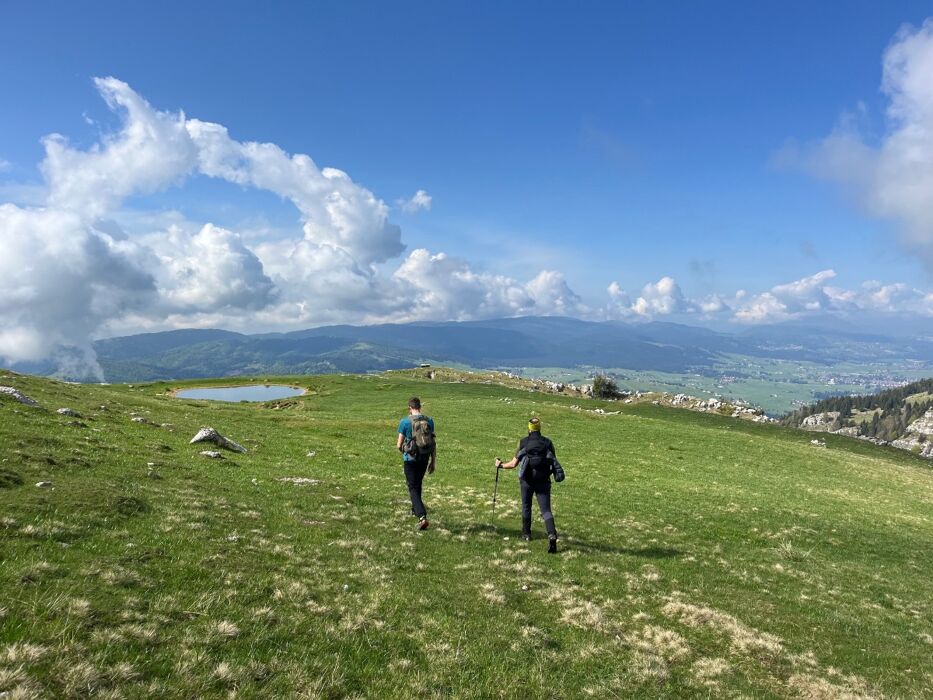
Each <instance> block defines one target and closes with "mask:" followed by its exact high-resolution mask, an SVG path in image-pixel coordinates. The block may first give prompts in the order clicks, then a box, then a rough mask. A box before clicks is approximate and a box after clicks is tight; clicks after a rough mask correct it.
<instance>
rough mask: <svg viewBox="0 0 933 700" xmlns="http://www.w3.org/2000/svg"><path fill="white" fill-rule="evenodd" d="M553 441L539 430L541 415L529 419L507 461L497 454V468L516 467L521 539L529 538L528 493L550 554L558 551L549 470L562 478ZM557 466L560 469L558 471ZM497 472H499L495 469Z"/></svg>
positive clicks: (559, 479)
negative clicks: (535, 502)
mask: <svg viewBox="0 0 933 700" xmlns="http://www.w3.org/2000/svg"><path fill="white" fill-rule="evenodd" d="M556 454H557V452H556V450H555V449H554V443H553V442H551V441H550V440H549V439H548V438H546V437H544V436H543V435H542V434H541V419H540V418H532V419H531V420H530V421H528V437H525V438H522V440H521V442H519V443H518V451H517V452H516V453H515V456H514V457H513V458H512V459H510V460H509V461H508V462H503V461H502V460H501V459H499V458H498V457H496V468H497V469H499V468H501V469H514V468H515V467H518V468H519V469H518V484H519V486H520V487H521V493H522V539H523V540H530V539H531V496H532V495H534V496H535V497H536V498H537V500H538V508H539V509H540V511H541V519H542V520H544V528H545V529H546V530H547V538H548V548H547V551H548V553H549V554H554V553H555V552H556V551H557V528H556V527H555V526H554V516H553V515H552V514H551V474H552V473H554V474H555V479H556V480H557V481H562V480H563V470H562V469H561V468H560V464H559V463H558V462H557V457H556ZM558 470H559V471H558ZM496 473H497V474H498V472H496Z"/></svg>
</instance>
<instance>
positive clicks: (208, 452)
mask: <svg viewBox="0 0 933 700" xmlns="http://www.w3.org/2000/svg"><path fill="white" fill-rule="evenodd" d="M198 454H200V455H201V456H202V457H209V458H210V459H225V457H224V456H223V455H222V454H220V452H217V451H216V450H204V451H203V452H199V453H198Z"/></svg>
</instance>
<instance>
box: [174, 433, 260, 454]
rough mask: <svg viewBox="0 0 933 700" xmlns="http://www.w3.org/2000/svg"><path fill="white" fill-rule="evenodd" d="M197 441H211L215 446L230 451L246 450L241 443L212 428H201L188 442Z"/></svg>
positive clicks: (193, 442) (190, 443)
mask: <svg viewBox="0 0 933 700" xmlns="http://www.w3.org/2000/svg"><path fill="white" fill-rule="evenodd" d="M197 442H212V443H214V444H215V445H217V447H221V448H223V449H225V450H230V451H231V452H246V448H245V447H243V445H241V444H239V443H236V442H234V441H233V440H231V439H229V438H225V437H224V436H223V435H221V434H220V433H218V432H217V431H216V430H214V429H213V428H201V429H200V430H199V431H198V434H197V435H195V436H194V437H193V438H191V440H190V441H189V443H188V444H189V445H193V444H195V443H197ZM202 454H203V453H202Z"/></svg>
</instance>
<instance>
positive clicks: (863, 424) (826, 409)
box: [781, 378, 933, 441]
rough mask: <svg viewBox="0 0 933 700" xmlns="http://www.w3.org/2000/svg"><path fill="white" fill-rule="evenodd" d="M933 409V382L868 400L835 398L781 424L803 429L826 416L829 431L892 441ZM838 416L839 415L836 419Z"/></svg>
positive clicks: (894, 390) (865, 398)
mask: <svg viewBox="0 0 933 700" xmlns="http://www.w3.org/2000/svg"><path fill="white" fill-rule="evenodd" d="M931 408H933V378H931V379H922V380H920V381H918V382H911V383H910V384H906V385H904V386H902V387H898V388H896V389H887V390H886V391H882V392H880V393H877V394H869V395H865V396H834V397H832V398H828V399H823V400H821V401H818V402H816V403H814V404H811V405H809V406H805V407H803V408H800V409H797V410H796V411H793V412H792V413H789V414H787V415H786V416H785V417H784V418H783V419H782V421H781V422H782V423H783V424H784V425H789V426H794V427H798V426H802V425H804V421H805V420H806V419H807V418H810V417H811V416H817V415H821V416H825V419H826V421H827V425H826V427H827V429H828V430H829V431H835V430H840V429H843V428H857V430H858V433H857V434H858V435H866V436H868V437H873V438H878V439H881V440H886V441H891V440H895V439H897V438H899V437H900V436H902V435H904V433H905V431H906V430H907V427H908V426H909V425H910V424H911V423H912V422H913V421H915V420H917V419H918V418H920V417H921V416H923V415H924V413H926V411H927V410H929V409H931ZM833 414H838V415H835V416H834V415H833Z"/></svg>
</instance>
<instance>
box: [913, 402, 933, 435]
mask: <svg viewBox="0 0 933 700" xmlns="http://www.w3.org/2000/svg"><path fill="white" fill-rule="evenodd" d="M907 432H908V433H909V434H912V435H923V436H926V437H933V408H931V409H930V410H929V411H927V412H926V413H924V414H923V415H922V416H921V417H920V418H918V419H917V420H915V421H914V422H913V423H911V424H910V425H908V426H907Z"/></svg>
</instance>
